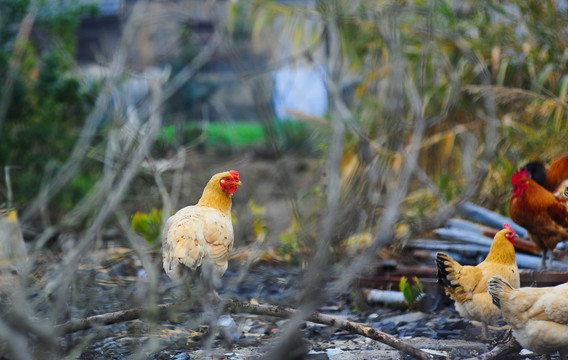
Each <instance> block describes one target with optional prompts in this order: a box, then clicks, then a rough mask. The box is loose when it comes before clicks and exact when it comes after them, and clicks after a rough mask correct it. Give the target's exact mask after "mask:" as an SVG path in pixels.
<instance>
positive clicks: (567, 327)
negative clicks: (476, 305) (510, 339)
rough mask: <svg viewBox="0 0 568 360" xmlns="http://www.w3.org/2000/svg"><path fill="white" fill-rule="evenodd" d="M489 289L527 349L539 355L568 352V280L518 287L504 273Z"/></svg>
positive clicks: (514, 332)
mask: <svg viewBox="0 0 568 360" xmlns="http://www.w3.org/2000/svg"><path fill="white" fill-rule="evenodd" d="M487 291H488V292H489V294H490V295H491V297H492V298H493V303H494V304H495V305H496V306H497V307H499V308H500V309H501V311H502V313H503V319H504V320H505V322H506V323H507V324H509V325H510V326H511V329H512V330H513V336H514V337H515V339H516V340H517V341H518V342H519V344H521V345H522V346H523V347H524V348H525V349H528V350H531V351H533V352H535V353H538V354H546V355H547V358H548V359H550V355H551V354H553V353H556V352H557V351H558V352H559V353H560V358H561V359H566V355H568V283H565V284H561V285H557V286H554V287H540V288H537V287H524V288H520V289H515V288H514V287H513V286H511V285H510V284H509V282H508V281H506V280H505V279H504V278H503V277H501V276H494V277H492V278H491V279H490V280H489V281H488V283H487Z"/></svg>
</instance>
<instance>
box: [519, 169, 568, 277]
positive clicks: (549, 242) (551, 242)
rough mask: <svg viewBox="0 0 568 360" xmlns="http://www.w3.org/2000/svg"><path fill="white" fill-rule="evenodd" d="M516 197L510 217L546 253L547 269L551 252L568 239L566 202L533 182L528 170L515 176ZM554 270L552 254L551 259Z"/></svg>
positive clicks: (542, 266) (543, 254)
mask: <svg viewBox="0 0 568 360" xmlns="http://www.w3.org/2000/svg"><path fill="white" fill-rule="evenodd" d="M511 184H512V185H513V195H512V196H511V199H510V201H509V216H510V217H511V219H512V220H513V221H514V222H515V223H517V224H518V225H520V226H522V227H524V228H525V229H527V232H528V234H529V237H530V238H531V240H532V241H533V242H534V243H535V244H536V245H537V246H538V248H539V249H540V250H541V251H542V262H541V265H540V267H541V268H542V269H546V257H547V254H548V251H551V252H552V250H554V248H555V247H556V245H557V244H558V243H559V242H562V241H565V240H568V207H567V206H566V204H565V202H564V201H562V200H561V199H559V198H557V197H556V196H554V195H553V194H552V193H551V192H550V191H548V190H546V189H545V188H543V187H542V186H540V185H539V184H538V183H537V182H536V181H534V180H533V179H531V177H530V174H529V172H528V171H527V170H526V169H520V170H518V171H516V172H515V173H514V174H513V176H512V177H511ZM550 268H552V254H551V256H550Z"/></svg>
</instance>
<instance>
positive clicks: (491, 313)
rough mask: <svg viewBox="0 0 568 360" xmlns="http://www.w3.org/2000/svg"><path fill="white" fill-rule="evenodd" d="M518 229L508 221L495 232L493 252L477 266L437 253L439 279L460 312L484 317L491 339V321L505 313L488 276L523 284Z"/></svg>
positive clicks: (484, 333) (485, 333)
mask: <svg viewBox="0 0 568 360" xmlns="http://www.w3.org/2000/svg"><path fill="white" fill-rule="evenodd" d="M515 236H516V234H515V231H513V229H512V228H511V226H509V225H508V224H504V225H503V230H501V231H499V232H498V233H497V234H495V237H494V238H493V243H492V244H491V248H490V249H489V253H488V254H487V257H486V258H485V260H483V262H481V263H480V264H478V265H477V266H466V265H461V264H459V263H458V262H457V261H455V260H454V259H452V258H451V257H450V256H449V255H448V254H446V253H443V252H439V253H437V254H436V267H437V269H438V283H439V284H441V285H443V286H444V287H445V288H446V294H448V295H449V296H450V297H451V298H452V300H454V301H455V307H456V310H457V311H458V313H459V314H460V315H461V316H463V317H464V318H467V319H470V320H477V321H481V326H482V327H481V334H482V336H483V337H484V338H485V339H487V338H488V336H489V329H488V324H492V323H494V322H495V321H497V319H498V318H499V316H500V315H501V312H500V311H499V309H498V308H497V307H496V306H495V305H493V303H492V302H491V296H490V295H489V294H488V293H487V280H489V279H490V278H491V277H492V276H493V275H501V276H503V277H504V278H505V279H506V280H507V281H508V282H509V283H511V285H512V286H514V287H519V286H520V278H519V269H518V268H517V261H516V257H515V247H514V246H513V242H514V240H515Z"/></svg>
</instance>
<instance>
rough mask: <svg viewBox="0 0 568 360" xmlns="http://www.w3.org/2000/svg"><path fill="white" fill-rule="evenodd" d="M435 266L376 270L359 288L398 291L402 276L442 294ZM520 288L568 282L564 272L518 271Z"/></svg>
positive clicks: (364, 279)
mask: <svg viewBox="0 0 568 360" xmlns="http://www.w3.org/2000/svg"><path fill="white" fill-rule="evenodd" d="M436 273H437V270H436V267H435V266H424V265H420V266H405V265H397V266H396V268H395V269H393V270H389V271H382V270H381V269H377V275H373V276H367V277H362V278H360V279H359V286H361V287H365V288H371V289H382V290H399V282H400V279H401V277H402V276H406V277H407V278H412V277H414V276H416V277H417V278H418V279H419V280H420V282H422V285H423V286H424V292H426V293H429V294H438V295H442V294H444V293H445V292H444V288H443V287H442V286H441V285H439V284H438V283H437V278H436ZM519 276H520V278H521V286H522V287H527V286H537V287H543V286H555V285H558V284H563V283H565V282H568V272H566V271H543V270H531V269H521V270H519Z"/></svg>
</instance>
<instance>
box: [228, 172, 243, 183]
mask: <svg viewBox="0 0 568 360" xmlns="http://www.w3.org/2000/svg"><path fill="white" fill-rule="evenodd" d="M229 174H231V175H232V176H233V179H235V181H240V180H241V179H240V178H239V172H238V171H237V170H229Z"/></svg>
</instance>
